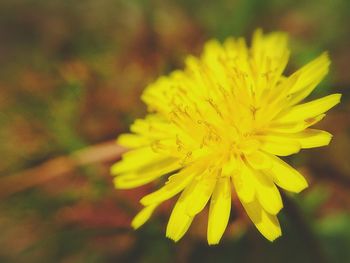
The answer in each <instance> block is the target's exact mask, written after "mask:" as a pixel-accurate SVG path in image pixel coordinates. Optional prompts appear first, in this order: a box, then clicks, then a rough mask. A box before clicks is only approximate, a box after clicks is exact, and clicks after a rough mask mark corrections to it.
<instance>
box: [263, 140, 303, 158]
mask: <svg viewBox="0 0 350 263" xmlns="http://www.w3.org/2000/svg"><path fill="white" fill-rule="evenodd" d="M260 138H261V141H262V143H261V146H260V148H261V149H262V150H263V151H265V152H268V153H271V154H274V155H278V156H288V155H291V154H294V153H297V152H299V151H300V147H301V145H300V143H299V142H298V141H297V140H291V139H288V138H286V137H283V136H275V135H265V136H261V137H260Z"/></svg>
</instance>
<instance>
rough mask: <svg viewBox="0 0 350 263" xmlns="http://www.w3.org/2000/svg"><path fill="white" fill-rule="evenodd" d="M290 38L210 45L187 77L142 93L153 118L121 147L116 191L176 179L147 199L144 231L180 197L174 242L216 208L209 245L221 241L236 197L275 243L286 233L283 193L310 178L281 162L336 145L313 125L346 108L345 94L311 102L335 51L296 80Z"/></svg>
mask: <svg viewBox="0 0 350 263" xmlns="http://www.w3.org/2000/svg"><path fill="white" fill-rule="evenodd" d="M288 58H289V49H288V47H287V35H286V34H284V33H281V32H275V33H271V34H268V35H263V34H262V32H261V30H257V31H256V32H255V33H254V35H253V38H252V44H251V47H250V48H248V47H247V45H246V42H245V40H244V39H243V38H239V39H233V38H229V39H227V40H226V41H225V42H224V43H223V44H220V43H219V42H218V41H216V40H211V41H209V42H207V43H206V45H205V48H204V51H203V54H202V55H201V56H200V57H199V58H197V57H193V56H189V57H188V58H187V59H186V67H185V69H184V70H177V71H174V72H173V73H171V74H170V76H166V77H161V78H159V79H158V80H157V81H156V82H154V83H152V84H150V85H149V86H148V87H147V88H146V90H145V91H144V93H143V95H142V100H143V101H144V102H145V103H146V104H147V106H148V110H149V114H148V115H147V116H146V117H145V118H144V119H138V120H136V121H135V122H134V123H133V124H132V126H131V132H132V133H129V134H124V135H121V136H120V137H119V139H118V143H119V144H120V145H123V146H125V147H128V148H130V149H131V150H130V151H129V152H127V153H125V154H124V155H123V158H122V160H121V161H120V162H118V163H116V164H114V165H113V166H112V169H111V170H112V174H113V175H115V176H116V177H115V179H114V183H115V186H116V187H117V188H134V187H138V186H141V185H144V184H147V183H149V182H151V181H153V180H157V179H158V178H160V177H162V176H167V177H168V178H167V181H166V182H165V184H164V186H162V187H161V188H160V189H158V190H156V191H155V192H153V193H150V194H149V195H146V196H145V197H143V198H142V199H141V203H142V205H144V206H145V207H144V209H143V210H141V212H140V213H139V214H138V215H137V216H136V217H135V218H134V220H133V222H132V225H133V226H134V228H138V227H139V226H141V225H142V224H143V223H144V222H145V221H147V220H148V219H149V217H150V216H151V214H152V212H153V211H154V209H155V208H156V207H157V206H158V205H159V204H161V203H162V202H163V201H165V200H167V199H170V198H172V197H174V196H175V195H177V194H180V197H179V198H178V200H177V202H176V204H175V206H174V208H173V210H172V213H171V215H170V219H169V222H168V226H167V230H166V235H167V236H168V237H169V238H171V239H173V240H175V241H177V240H179V239H180V238H181V237H182V236H183V235H184V234H185V232H186V231H187V229H188V228H189V227H190V225H191V222H192V220H193V218H194V217H195V216H196V215H197V214H198V213H199V212H201V211H202V210H203V208H204V207H205V206H206V205H207V203H210V204H209V219H208V231H207V237H208V243H209V244H216V243H218V242H219V241H220V238H221V236H222V235H223V233H224V231H225V228H226V226H227V223H228V219H229V215H230V210H231V198H232V196H237V197H238V199H239V200H240V202H241V203H242V205H243V207H244V209H245V211H246V212H247V214H248V216H249V217H250V219H251V220H252V221H253V223H254V224H255V226H256V227H257V229H258V230H259V231H260V232H261V233H262V234H263V235H264V236H265V237H266V238H267V239H268V240H271V241H272V240H274V239H275V238H277V237H278V236H280V235H281V229H280V225H279V222H278V219H277V216H276V215H277V214H278V212H279V211H280V210H281V208H282V207H283V204H282V200H281V196H280V193H279V189H278V188H277V187H276V185H277V186H278V187H280V188H283V189H285V190H287V191H291V192H300V191H301V190H303V189H304V188H306V187H307V182H306V180H305V179H304V177H303V176H302V175H301V174H300V173H299V172H298V171H296V170H295V169H293V168H292V167H291V166H289V165H288V164H287V163H285V162H284V161H282V160H281V159H280V158H279V157H277V156H288V155H291V154H295V153H297V152H299V151H300V150H301V149H303V148H313V147H319V146H324V145H328V144H329V142H330V140H331V137H332V136H331V134H329V133H328V132H325V131H321V130H317V129H311V128H309V127H310V126H312V125H313V124H315V123H317V122H318V121H320V120H321V119H322V118H323V117H324V116H325V114H324V113H325V112H326V111H327V110H329V109H330V108H332V107H333V106H334V105H336V104H337V103H339V101H340V97H341V95H340V94H333V95H329V96H326V97H323V98H320V99H317V100H313V101H311V102H303V103H301V101H303V100H304V99H305V98H306V97H307V96H308V95H309V94H310V93H311V92H312V91H313V90H314V89H315V87H316V85H317V84H318V83H319V82H320V81H321V80H322V78H323V77H324V76H325V75H326V74H327V72H328V67H329V64H330V61H329V58H328V55H327V54H326V53H324V54H322V55H320V56H319V57H318V58H316V59H315V60H313V61H311V62H310V63H308V64H307V65H305V66H304V67H302V68H301V69H300V70H298V71H296V72H295V73H293V74H292V75H290V76H285V75H283V71H284V69H285V67H286V65H287V62H288Z"/></svg>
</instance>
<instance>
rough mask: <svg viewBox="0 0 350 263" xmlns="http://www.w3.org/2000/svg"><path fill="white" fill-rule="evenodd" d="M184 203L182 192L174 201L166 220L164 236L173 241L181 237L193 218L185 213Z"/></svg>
mask: <svg viewBox="0 0 350 263" xmlns="http://www.w3.org/2000/svg"><path fill="white" fill-rule="evenodd" d="M185 205H186V203H184V202H183V194H182V195H181V196H180V198H179V200H178V201H177V202H176V204H175V206H174V209H173V211H172V213H171V215H170V218H169V221H168V225H167V229H166V236H167V237H168V238H170V239H172V240H174V241H175V242H177V241H178V240H180V239H181V238H182V237H183V235H184V234H185V233H186V231H187V230H188V228H189V227H190V225H191V223H192V220H193V217H192V216H189V215H188V213H186V206H185Z"/></svg>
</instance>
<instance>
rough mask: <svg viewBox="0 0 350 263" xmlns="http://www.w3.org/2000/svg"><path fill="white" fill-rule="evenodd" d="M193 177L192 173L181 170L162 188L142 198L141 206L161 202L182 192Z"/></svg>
mask: <svg viewBox="0 0 350 263" xmlns="http://www.w3.org/2000/svg"><path fill="white" fill-rule="evenodd" d="M193 176H194V173H193V171H191V170H189V169H183V170H181V171H180V172H178V173H176V174H174V175H171V176H170V177H169V179H168V181H167V182H166V184H165V185H164V186H163V187H162V188H160V189H159V190H157V191H155V192H153V193H151V194H149V195H146V196H144V197H143V198H142V199H141V201H140V202H141V203H142V204H143V205H150V204H154V203H160V202H163V201H165V200H167V199H169V198H171V197H173V196H174V195H176V194H178V193H179V192H180V191H182V190H183V189H184V188H185V187H186V186H187V185H188V184H189V183H190V182H191V180H192V178H193Z"/></svg>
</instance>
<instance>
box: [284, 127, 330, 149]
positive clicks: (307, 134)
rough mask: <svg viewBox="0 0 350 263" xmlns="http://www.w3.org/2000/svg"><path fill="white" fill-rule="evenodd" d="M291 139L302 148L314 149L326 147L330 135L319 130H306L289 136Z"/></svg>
mask: <svg viewBox="0 0 350 263" xmlns="http://www.w3.org/2000/svg"><path fill="white" fill-rule="evenodd" d="M291 137H292V138H293V139H296V140H298V142H299V143H300V145H301V147H302V148H314V147H321V146H326V145H328V144H329V142H330V141H331V139H332V134H330V133H329V132H326V131H321V130H315V129H306V130H304V131H302V132H299V133H296V134H293V135H291Z"/></svg>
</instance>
